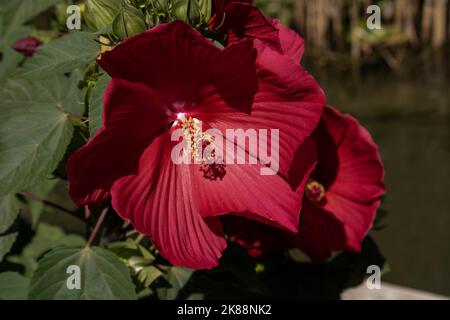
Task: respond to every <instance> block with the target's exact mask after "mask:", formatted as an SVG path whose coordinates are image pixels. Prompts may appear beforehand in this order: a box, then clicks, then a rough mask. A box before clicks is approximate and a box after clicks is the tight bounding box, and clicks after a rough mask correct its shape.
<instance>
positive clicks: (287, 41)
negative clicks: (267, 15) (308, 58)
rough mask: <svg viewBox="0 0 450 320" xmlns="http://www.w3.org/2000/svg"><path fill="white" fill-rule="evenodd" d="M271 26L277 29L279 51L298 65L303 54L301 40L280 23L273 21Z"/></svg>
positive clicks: (296, 34) (303, 44)
mask: <svg viewBox="0 0 450 320" xmlns="http://www.w3.org/2000/svg"><path fill="white" fill-rule="evenodd" d="M272 24H273V25H274V26H275V28H277V29H278V32H279V39H280V45H281V49H282V50H283V52H284V54H286V55H288V56H289V57H290V58H291V59H292V60H294V62H296V63H300V61H301V60H302V57H303V53H304V52H305V43H304V41H303V39H302V38H301V37H300V36H299V35H298V33H297V32H295V31H294V30H292V29H290V28H287V27H285V26H284V25H282V24H281V22H280V21H278V20H276V19H274V20H272Z"/></svg>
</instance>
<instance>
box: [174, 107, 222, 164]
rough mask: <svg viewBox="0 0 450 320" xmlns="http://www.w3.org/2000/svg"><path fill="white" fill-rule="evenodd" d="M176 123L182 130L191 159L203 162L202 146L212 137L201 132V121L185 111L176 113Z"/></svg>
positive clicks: (211, 139) (210, 141)
mask: <svg viewBox="0 0 450 320" xmlns="http://www.w3.org/2000/svg"><path fill="white" fill-rule="evenodd" d="M177 119H178V121H177V124H179V126H180V127H181V129H182V130H183V135H184V139H185V141H186V143H187V145H188V146H189V148H190V152H191V156H192V159H193V160H194V161H195V162H196V163H199V164H201V163H203V162H204V160H210V159H203V146H204V144H205V143H212V142H213V140H214V139H213V137H212V136H211V135H209V134H205V133H203V132H202V128H201V122H200V121H199V120H197V119H195V118H193V117H191V116H188V115H186V114H185V113H179V114H177Z"/></svg>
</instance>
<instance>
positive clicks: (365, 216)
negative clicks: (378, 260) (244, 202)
mask: <svg viewBox="0 0 450 320" xmlns="http://www.w3.org/2000/svg"><path fill="white" fill-rule="evenodd" d="M313 139H314V141H315V142H316V146H317V153H318V159H319V161H318V163H317V167H316V168H315V169H314V171H313V173H312V175H311V177H310V180H309V182H308V184H307V186H306V191H305V199H304V201H303V208H302V211H301V213H300V223H299V232H298V233H297V234H296V235H295V234H291V233H288V232H285V231H283V230H279V229H276V228H273V227H270V226H265V225H261V224H258V223H255V222H252V221H244V220H243V219H240V218H237V217H231V216H230V217H224V218H223V223H224V227H225V231H226V232H227V233H229V234H230V236H231V239H232V240H234V241H236V242H237V243H239V244H241V245H243V246H244V247H246V248H247V249H248V250H249V253H250V254H251V255H253V256H257V255H260V254H263V253H265V252H267V251H271V250H279V249H286V248H289V247H291V248H292V247H297V248H300V249H301V250H302V251H304V252H305V253H306V254H308V255H309V256H310V257H311V258H312V259H313V260H323V259H326V258H327V257H329V255H330V254H331V252H332V251H341V250H348V251H355V252H359V251H360V249H361V242H362V240H363V239H364V237H365V236H366V235H367V233H368V231H369V230H370V228H371V226H372V223H373V220H374V218H375V214H376V211H377V209H378V207H379V205H380V199H381V196H382V195H383V194H384V192H385V187H384V184H383V177H384V169H383V165H382V162H381V160H380V157H379V154H378V148H377V146H376V144H375V143H374V142H373V140H372V138H371V137H370V134H369V133H368V132H367V131H366V130H365V129H364V128H363V127H361V126H360V125H359V123H358V122H357V121H356V120H355V119H354V118H352V117H350V116H347V115H341V114H339V113H338V112H337V111H336V110H334V109H332V108H331V107H326V108H325V110H324V114H323V117H322V119H321V122H320V124H319V126H318V128H317V129H316V131H315V132H314V134H313Z"/></svg>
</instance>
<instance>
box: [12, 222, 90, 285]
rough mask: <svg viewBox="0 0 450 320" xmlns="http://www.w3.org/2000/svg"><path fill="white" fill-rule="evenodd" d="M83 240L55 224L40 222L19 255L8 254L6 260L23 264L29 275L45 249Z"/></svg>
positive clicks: (79, 244) (74, 243)
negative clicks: (66, 232)
mask: <svg viewBox="0 0 450 320" xmlns="http://www.w3.org/2000/svg"><path fill="white" fill-rule="evenodd" d="M84 243H85V240H84V239H83V238H82V237H80V236H78V235H66V234H65V233H64V230H63V229H62V228H60V227H57V226H52V225H49V224H46V223H40V224H39V225H38V227H37V230H36V235H35V236H34V237H33V239H32V240H31V242H30V243H29V244H28V245H26V246H25V247H24V248H23V250H22V252H21V255H20V256H9V257H8V261H10V262H13V263H17V264H20V265H23V266H24V267H25V275H26V276H31V274H32V273H33V272H34V270H35V269H36V266H37V259H38V258H39V257H41V256H42V255H43V254H44V253H46V252H47V251H49V250H51V249H53V248H56V247H58V246H83V245H84Z"/></svg>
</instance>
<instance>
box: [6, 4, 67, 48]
mask: <svg viewBox="0 0 450 320" xmlns="http://www.w3.org/2000/svg"><path fill="white" fill-rule="evenodd" d="M61 1H62V0H38V1H37V0H15V1H2V2H0V6H1V9H2V10H1V14H2V24H1V26H0V30H1V31H0V34H2V37H0V39H4V38H6V37H8V36H9V35H10V34H11V33H12V32H14V31H15V30H16V29H17V28H18V27H20V26H21V25H22V24H24V23H26V22H28V21H29V20H30V19H31V18H33V17H35V16H37V15H38V14H40V13H41V12H44V11H45V10H47V9H49V8H50V7H51V6H53V5H54V4H56V3H58V2H61ZM2 45H3V41H1V40H0V48H2Z"/></svg>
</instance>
